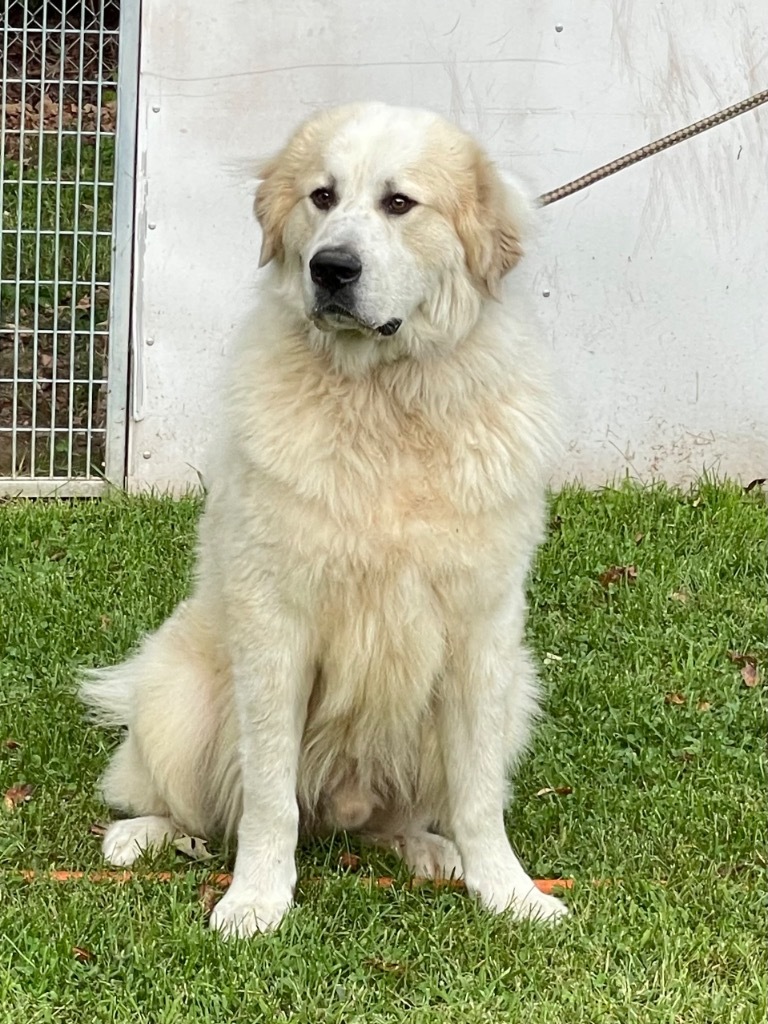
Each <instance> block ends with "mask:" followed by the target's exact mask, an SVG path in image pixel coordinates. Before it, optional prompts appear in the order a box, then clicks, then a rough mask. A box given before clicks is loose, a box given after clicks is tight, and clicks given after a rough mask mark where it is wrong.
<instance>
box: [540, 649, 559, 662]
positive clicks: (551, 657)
mask: <svg viewBox="0 0 768 1024" xmlns="http://www.w3.org/2000/svg"><path fill="white" fill-rule="evenodd" d="M562 660H563V659H562V657H561V656H560V655H559V654H553V653H552V651H547V652H546V653H545V655H544V661H562Z"/></svg>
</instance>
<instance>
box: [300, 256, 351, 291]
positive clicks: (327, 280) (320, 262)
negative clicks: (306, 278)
mask: <svg viewBox="0 0 768 1024" xmlns="http://www.w3.org/2000/svg"><path fill="white" fill-rule="evenodd" d="M362 272H363V265H362V263H361V262H360V260H359V259H358V258H357V256H355V254H354V253H352V252H349V250H348V249H320V251H319V252H316V253H315V255H314V256H313V257H312V259H311V260H310V261H309V273H310V274H311V275H312V280H313V281H314V282H315V284H318V285H320V287H321V288H326V289H327V290H328V291H329V292H337V291H338V290H339V289H340V288H343V287H344V285H345V284H353V283H354V282H355V281H357V279H358V278H359V277H360V275H361V274H362Z"/></svg>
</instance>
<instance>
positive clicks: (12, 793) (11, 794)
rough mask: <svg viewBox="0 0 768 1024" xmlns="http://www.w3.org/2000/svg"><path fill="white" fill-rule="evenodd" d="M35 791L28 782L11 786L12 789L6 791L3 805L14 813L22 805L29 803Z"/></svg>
mask: <svg viewBox="0 0 768 1024" xmlns="http://www.w3.org/2000/svg"><path fill="white" fill-rule="evenodd" d="M34 791H35V787H34V786H32V785H30V784H29V783H28V782H19V783H17V784H16V785H15V786H11V788H10V789H6V791H5V796H4V797H3V803H4V804H5V806H6V808H7V810H9V811H13V810H15V809H16V808H17V807H18V806H19V805H20V804H26V803H29V801H30V800H31V799H32V794H33V793H34Z"/></svg>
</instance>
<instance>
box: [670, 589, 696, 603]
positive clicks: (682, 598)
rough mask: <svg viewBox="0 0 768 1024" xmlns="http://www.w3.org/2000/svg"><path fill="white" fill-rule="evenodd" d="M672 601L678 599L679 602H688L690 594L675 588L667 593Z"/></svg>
mask: <svg viewBox="0 0 768 1024" xmlns="http://www.w3.org/2000/svg"><path fill="white" fill-rule="evenodd" d="M669 596H670V598H671V599H672V600H673V601H679V602H680V604H688V602H689V601H690V599H691V595H690V594H688V593H686V591H685V590H676V591H675V592H674V593H673V594H670V595H669Z"/></svg>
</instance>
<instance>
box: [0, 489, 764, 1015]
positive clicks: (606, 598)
mask: <svg viewBox="0 0 768 1024" xmlns="http://www.w3.org/2000/svg"><path fill="white" fill-rule="evenodd" d="M197 514H198V505H197V503H196V502H195V501H194V500H193V499H187V500H183V501H180V502H176V503H174V502H171V501H170V500H166V499H157V498H143V499H128V498H122V497H121V498H116V499H114V500H107V501H104V502H101V503H75V502H72V503H59V504H55V503H42V502H18V501H15V502H8V503H6V504H4V505H0V608H1V611H0V616H1V617H2V621H1V624H0V645H1V646H0V656H1V660H0V695H1V696H0V702H1V703H0V766H1V769H0V770H1V773H2V783H3V788H5V786H10V785H11V784H13V783H15V782H19V781H24V782H29V783H32V784H33V785H34V786H35V787H36V791H35V794H34V797H33V799H32V800H31V801H30V802H29V803H27V804H24V805H22V806H21V807H19V808H17V809H16V810H15V811H14V812H8V811H3V810H2V809H0V862H1V864H2V870H1V873H0V888H2V898H0V951H1V956H0V1022H2V1024H5V1022H9V1024H10V1022H14V1024H19V1022H23V1024H37V1022H43V1021H57V1022H67V1024H69V1022H72V1024H74V1022H81V1021H90V1020H94V1021H104V1022H107V1021H109V1022H111V1021H126V1022H128V1021H130V1022H131V1024H144V1022H146V1024H150V1022H151V1024H160V1022H163V1024H164V1022H168V1024H171V1022H173V1024H176V1022H185V1021H196V1022H197V1021H200V1022H217V1024H218V1022H221V1024H224V1022H227V1024H229V1022H231V1021H235V1020H237V1021H254V1022H256V1021H271V1020H275V1021H296V1022H307V1024H310V1022H311V1024H315V1022H339V1024H341V1022H344V1024H353V1022H365V1024H377V1022H389V1021H400V1020H404V1021H409V1022H413V1024H437V1022H446V1021H450V1022H468V1024H474V1022H478V1024H479V1022H512V1024H518V1022H520V1024H730V1022H734V1024H736V1022H738V1024H741V1022H745V1024H746V1022H749V1024H753V1022H754V1024H757V1022H762V1021H763V1020H764V1019H765V1012H766V988H767V987H768V986H767V984H766V972H765V959H764V953H765V938H766V935H765V927H764V925H765V906H764V900H765V880H764V869H765V860H764V857H765V848H766V835H765V831H766V830H765V821H766V800H765V772H764V767H765V766H764V759H763V756H762V754H763V749H764V743H765V721H764V710H765V709H764V704H763V689H762V680H761V681H760V683H759V684H758V685H757V686H756V687H754V688H748V687H747V686H745V685H744V681H743V679H742V677H741V674H740V671H739V666H738V665H737V664H734V663H733V662H732V661H731V660H730V659H729V657H728V652H729V651H738V652H741V653H747V652H749V653H751V654H753V655H755V656H756V658H757V660H758V666H759V671H760V673H761V674H762V673H763V672H764V668H765V653H766V645H765V621H766V594H765V564H766V563H765V559H766V543H765V532H766V530H765V526H766V507H765V501H764V497H763V495H762V494H761V493H759V491H753V492H752V493H751V494H744V493H743V491H742V490H741V489H740V488H737V487H735V486H725V485H723V486H714V485H711V484H703V485H702V486H701V487H700V488H699V490H698V491H696V492H695V493H693V494H690V495H683V494H680V493H677V492H674V491H670V490H666V489H663V488H658V489H652V490H639V489H634V488H630V487H626V488H622V489H619V490H608V491H603V492H600V493H587V492H583V491H579V490H569V491H566V492H564V493H562V494H560V495H559V496H558V497H557V498H556V499H555V500H554V503H553V509H552V515H553V519H552V525H551V530H550V536H549V539H548V542H547V543H546V545H545V546H544V548H543V549H542V552H541V555H540V557H539V560H538V563H537V566H536V571H535V574H534V577H533V580H532V584H531V620H530V638H531V641H532V643H533V645H534V647H535V649H536V651H537V653H538V655H539V657H540V659H541V660H542V664H543V667H542V675H543V678H544V681H545V686H546V690H547V694H548V698H547V715H546V718H545V720H544V722H543V724H542V726H541V728H540V730H539V732H538V736H537V740H536V743H535V747H534V750H533V752H532V756H531V757H530V758H529V759H528V760H527V761H526V763H525V766H524V769H523V770H522V772H521V773H520V775H519V777H518V781H517V800H516V802H515V804H514V806H513V808H512V810H511V812H510V830H511V833H512V834H513V836H514V838H515V842H516V845H517V847H518V850H519V852H520V854H521V856H522V858H523V861H524V862H525V864H526V866H527V867H528V868H529V869H530V870H531V871H532V873H534V874H536V875H564V876H572V877H574V878H575V879H576V880H577V883H576V886H575V888H574V890H573V891H572V892H571V893H570V894H569V895H568V897H567V899H568V902H569V904H570V905H571V907H572V910H573V915H572V917H571V918H570V919H569V920H568V921H567V922H565V923H564V924H562V925H560V926H559V927H557V928H555V929H551V930H548V929H545V928H542V927H539V926H535V925H520V924H514V923H512V922H510V921H508V920H505V919H503V918H502V919H499V918H491V917H489V916H487V915H485V914H484V913H482V912H481V911H479V910H478V909H477V908H476V907H475V906H474V905H473V903H472V902H471V900H470V899H468V898H467V897H466V895H464V894H462V893H459V892H453V891H446V890H434V889H431V888H425V889H419V890H413V891H412V890H409V889H408V888H407V886H406V885H405V884H402V885H401V884H397V885H396V886H394V887H393V888H390V889H377V888H372V887H369V886H368V885H367V884H365V881H364V879H365V877H367V876H368V874H369V873H370V874H376V873H382V872H386V873H391V874H394V875H395V877H396V878H397V879H398V882H400V881H402V882H403V883H404V881H405V879H404V876H403V875H402V873H401V872H400V870H399V869H398V867H397V865H396V864H394V863H393V862H392V861H389V860H388V859H387V858H386V857H383V856H380V855H377V856H373V857H371V856H369V855H368V854H367V853H366V854H364V861H363V863H364V868H363V872H362V879H361V876H356V877H355V876H346V875H343V874H341V873H340V872H339V871H338V870H337V868H336V863H337V859H338V854H339V852H340V851H341V850H343V849H344V848H345V846H346V843H347V840H345V839H344V837H338V838H336V839H335V840H329V841H327V842H323V843H305V844H304V845H303V846H302V849H301V852H300V857H299V871H300V878H301V881H300V885H299V891H298V903H299V905H300V906H299V908H298V909H297V910H295V911H293V912H292V913H291V915H289V918H288V920H287V921H286V923H285V924H284V926H283V927H282V928H281V929H280V930H279V931H278V932H277V934H275V935H273V936H269V937H266V938H259V939H256V940H252V941H250V942H242V943H237V944H224V943H222V942H221V941H219V940H218V939H217V938H216V937H215V936H214V935H212V934H210V933H208V932H207V931H206V929H205V926H204V914H203V910H202V908H201V906H200V901H199V893H198V887H199V885H200V883H201V881H202V880H203V879H204V878H205V877H206V874H207V872H208V870H210V868H209V867H200V866H196V865H192V864H189V863H187V862H184V861H181V860H180V859H178V858H177V859H174V857H173V856H172V854H170V853H167V854H164V855H162V856H161V857H159V858H158V859H157V860H156V861H155V862H154V863H153V864H152V865H148V866H147V867H146V868H145V869H144V870H145V871H149V870H151V869H152V868H158V867H162V868H164V869H170V870H171V871H172V873H173V880H172V882H170V883H166V884H158V883H154V882H152V881H150V880H147V879H142V880H137V881H134V882H132V883H129V884H127V885H124V886H121V887H118V886H114V885H105V884H95V883H69V884H64V885H62V884H54V883H50V882H45V881H39V882H34V883H32V884H29V883H26V882H22V881H20V880H19V879H18V878H17V877H16V876H15V875H14V870H15V869H18V868H23V867H24V868H26V867H34V868H37V869H39V870H45V869H46V868H50V867H69V868H82V869H90V868H97V867H98V866H99V863H100V859H99V849H98V839H97V838H95V837H94V836H92V835H90V833H89V827H90V825H91V823H92V822H93V821H95V820H98V819H103V818H104V816H105V811H104V809H103V808H102V807H101V806H100V805H99V803H98V802H97V801H96V800H95V798H94V796H93V790H94V785H95V782H96V779H97V776H98V774H99V771H100V770H101V768H102V767H103V766H104V764H105V762H106V759H107V756H108V751H109V750H110V749H111V748H112V747H113V746H114V743H115V740H116V736H115V735H105V734H103V733H100V732H97V731H94V730H92V729H90V728H88V727H86V726H85V725H84V724H83V721H82V715H81V710H80V708H79V707H78V704H77V701H76V699H75V697H74V688H75V677H76V673H77V669H78V667H79V666H82V665H93V664H99V663H104V662H108V661H114V660H116V659H118V658H119V657H120V656H121V655H122V654H123V653H124V652H125V651H126V650H127V649H128V648H129V647H130V646H131V644H133V643H134V642H135V640H136V639H137V637H138V636H140V634H141V633H142V632H143V631H145V630H147V629H150V628H152V627H153V626H155V625H157V624H158V623H159V622H160V621H161V620H162V619H163V617H164V616H165V615H166V614H167V613H168V612H169V611H170V610H171V608H172V607H173V605H174V603H175V602H176V600H177V599H178V598H179V596H181V594H183V592H184V591H185V589H186V586H187V583H186V581H187V579H188V573H189V568H190V560H191V554H192V548H193V533H194V524H195V521H196V517H197ZM640 534H642V537H641V538H640V539H638V535H640ZM614 565H618V566H622V565H624V566H626V565H634V566H636V569H637V578H636V580H635V581H634V582H626V581H622V582H619V583H617V584H611V585H610V586H609V587H607V588H605V587H604V586H602V585H601V583H600V582H599V580H598V576H599V575H600V573H601V572H603V571H604V570H605V569H606V568H609V567H611V566H614ZM670 693H673V694H680V695H681V696H682V700H683V703H681V704H676V703H667V702H665V695H667V694H670ZM702 708H703V709H704V710H701V709H702ZM7 737H12V738H13V739H14V740H16V741H17V742H18V743H20V744H21V746H20V747H18V748H15V749H8V748H7V747H6V746H5V744H4V742H3V741H4V740H5V738H7ZM545 786H553V787H558V786H570V787H572V789H573V792H572V793H570V795H562V796H552V795H550V796H545V797H536V795H535V794H536V793H537V792H538V791H539V790H540V789H541V788H543V787H545ZM223 864H224V860H223V859H222V857H221V856H218V855H217V857H216V859H215V860H214V862H213V867H215V868H216V867H219V866H220V865H223ZM318 877H319V878H320V879H321V881H320V882H317V881H315V880H313V879H317V878H318ZM592 879H606V880H611V881H610V884H606V885H601V886H595V885H593V884H591V880H592ZM74 947H81V948H82V949H84V950H87V951H88V958H87V959H86V960H85V961H84V962H83V961H81V960H79V959H78V958H77V957H76V956H75V955H74V954H73V948H74Z"/></svg>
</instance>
